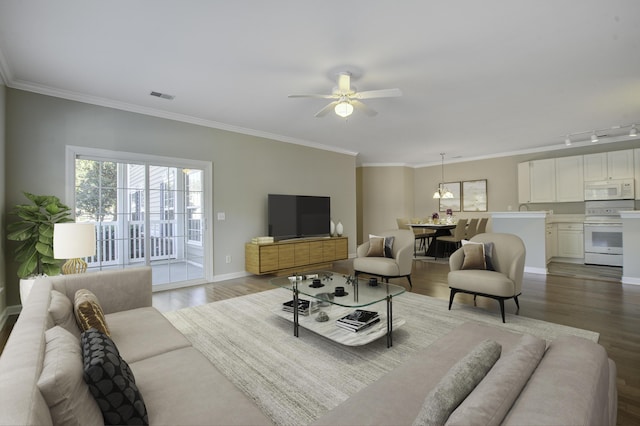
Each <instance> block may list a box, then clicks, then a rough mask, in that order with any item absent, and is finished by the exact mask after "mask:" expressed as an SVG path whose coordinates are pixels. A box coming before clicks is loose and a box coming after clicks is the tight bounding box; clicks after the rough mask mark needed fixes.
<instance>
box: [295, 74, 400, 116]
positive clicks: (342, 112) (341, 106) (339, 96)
mask: <svg viewBox="0 0 640 426" xmlns="http://www.w3.org/2000/svg"><path fill="white" fill-rule="evenodd" d="M397 96H402V92H401V91H400V89H380V90H367V91H364V92H357V91H356V88H355V87H353V86H351V73H350V72H348V71H342V72H339V73H338V86H337V87H334V88H333V91H332V93H331V94H330V95H317V94H308V95H289V97H290V98H320V99H333V101H332V102H330V103H329V104H328V105H326V106H325V107H324V108H322V109H321V110H320V111H318V112H317V113H316V114H315V116H316V117H324V116H325V115H327V113H329V111H331V110H332V109H333V110H334V111H335V113H336V114H337V115H339V116H340V117H343V118H346V117H348V116H350V115H351V114H352V113H353V110H354V108H355V109H357V110H358V111H362V112H364V113H365V114H366V115H368V116H370V117H373V116H374V115H376V114H377V113H378V112H377V111H376V110H374V109H371V108H370V107H368V106H367V105H365V104H364V103H363V102H361V101H360V100H361V99H373V98H393V97H397Z"/></svg>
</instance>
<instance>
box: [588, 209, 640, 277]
mask: <svg viewBox="0 0 640 426" xmlns="http://www.w3.org/2000/svg"><path fill="white" fill-rule="evenodd" d="M633 208H634V201H633V200H618V201H587V202H586V203H585V219H584V263H587V264H593V265H608V266H622V249H623V248H622V220H621V219H620V212H621V211H625V210H633Z"/></svg>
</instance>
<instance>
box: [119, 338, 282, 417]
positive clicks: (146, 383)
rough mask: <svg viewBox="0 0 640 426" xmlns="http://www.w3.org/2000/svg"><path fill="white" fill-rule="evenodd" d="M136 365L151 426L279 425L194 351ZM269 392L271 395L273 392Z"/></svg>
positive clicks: (180, 351)
mask: <svg viewBox="0 0 640 426" xmlns="http://www.w3.org/2000/svg"><path fill="white" fill-rule="evenodd" d="M130 365H131V369H132V370H133V372H134V374H135V376H136V384H137V385H138V387H139V389H140V391H141V392H142V394H143V395H144V397H145V402H146V404H147V411H148V413H149V423H150V424H154V425H181V426H186V425H211V424H219V425H267V424H273V422H272V421H271V420H269V418H268V417H267V416H266V415H265V414H264V413H262V411H261V410H260V409H259V408H258V406H257V405H256V403H255V402H254V401H253V400H251V398H249V397H248V396H247V395H245V394H244V393H243V392H242V391H241V390H240V389H239V388H237V387H236V386H235V385H234V384H233V383H232V382H231V381H229V379H227V378H226V377H225V376H224V375H223V374H222V373H221V372H220V371H219V370H218V369H217V368H216V367H215V366H214V365H213V364H211V362H210V361H209V360H208V359H207V358H206V357H205V356H204V355H202V354H201V353H200V352H198V351H197V350H196V349H195V348H193V347H188V348H182V349H177V350H175V351H170V352H166V353H164V354H160V355H157V356H154V357H151V358H147V359H144V360H141V361H138V362H134V363H131V364H130ZM254 386H260V384H259V383H255V384H254ZM265 392H268V389H267V388H265ZM176 395H179V398H180V402H179V403H176Z"/></svg>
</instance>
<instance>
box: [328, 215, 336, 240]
mask: <svg viewBox="0 0 640 426" xmlns="http://www.w3.org/2000/svg"><path fill="white" fill-rule="evenodd" d="M329 234H330V235H331V236H332V237H335V236H336V223H335V222H334V221H333V219H331V222H330V223H329Z"/></svg>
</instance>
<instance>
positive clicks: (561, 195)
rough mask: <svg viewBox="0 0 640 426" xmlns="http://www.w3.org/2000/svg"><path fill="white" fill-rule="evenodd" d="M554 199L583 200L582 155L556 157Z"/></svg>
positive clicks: (563, 200) (562, 200) (565, 200)
mask: <svg viewBox="0 0 640 426" xmlns="http://www.w3.org/2000/svg"><path fill="white" fill-rule="evenodd" d="M556 201H559V202H568V201H584V179H583V156H582V155H574V156H572V157H561V158H556Z"/></svg>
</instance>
